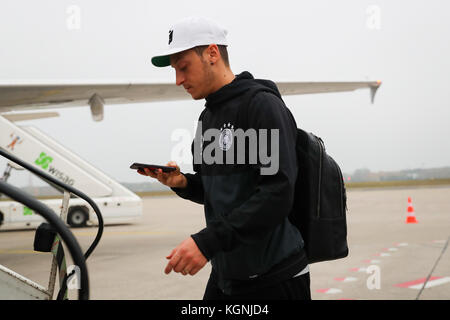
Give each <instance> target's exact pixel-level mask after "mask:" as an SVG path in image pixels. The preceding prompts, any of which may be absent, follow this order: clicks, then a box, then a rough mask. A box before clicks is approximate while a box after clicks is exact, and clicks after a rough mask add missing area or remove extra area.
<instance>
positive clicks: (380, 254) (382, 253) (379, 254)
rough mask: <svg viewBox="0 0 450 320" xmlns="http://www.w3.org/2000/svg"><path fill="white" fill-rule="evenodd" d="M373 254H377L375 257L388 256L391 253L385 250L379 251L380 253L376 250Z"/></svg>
mask: <svg viewBox="0 0 450 320" xmlns="http://www.w3.org/2000/svg"><path fill="white" fill-rule="evenodd" d="M374 256H377V257H390V256H391V254H390V253H387V252H381V253H380V252H378V253H375V254H374Z"/></svg>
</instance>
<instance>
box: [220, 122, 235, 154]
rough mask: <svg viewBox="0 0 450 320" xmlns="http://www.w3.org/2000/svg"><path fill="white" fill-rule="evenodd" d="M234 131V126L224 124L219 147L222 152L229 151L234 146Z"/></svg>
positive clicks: (221, 129)
mask: <svg viewBox="0 0 450 320" xmlns="http://www.w3.org/2000/svg"><path fill="white" fill-rule="evenodd" d="M233 129H234V126H233V125H231V124H230V123H228V124H226V123H225V124H224V125H223V126H222V127H221V128H220V136H219V147H220V149H221V150H222V151H228V150H229V149H230V148H231V145H232V144H233Z"/></svg>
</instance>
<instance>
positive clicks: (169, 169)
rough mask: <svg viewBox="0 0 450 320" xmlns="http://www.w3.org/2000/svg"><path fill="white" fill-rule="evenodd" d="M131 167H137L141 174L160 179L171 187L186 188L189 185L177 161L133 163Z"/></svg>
mask: <svg viewBox="0 0 450 320" xmlns="http://www.w3.org/2000/svg"><path fill="white" fill-rule="evenodd" d="M130 168H131V169H137V172H138V173H139V174H142V175H145V176H149V177H152V178H155V179H158V181H159V182H161V183H162V184H164V185H166V186H168V187H171V188H185V187H186V186H187V180H186V177H185V176H184V175H183V174H182V173H181V172H180V168H179V167H178V165H177V164H176V163H175V162H172V161H171V162H169V163H168V164H167V165H166V166H160V165H153V164H145V163H133V164H132V165H131V166H130Z"/></svg>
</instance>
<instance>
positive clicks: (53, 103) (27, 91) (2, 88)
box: [0, 81, 381, 121]
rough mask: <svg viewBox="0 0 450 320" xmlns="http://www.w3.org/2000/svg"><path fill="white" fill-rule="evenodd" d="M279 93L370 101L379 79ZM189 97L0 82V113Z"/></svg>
mask: <svg viewBox="0 0 450 320" xmlns="http://www.w3.org/2000/svg"><path fill="white" fill-rule="evenodd" d="M277 85H278V88H279V90H280V92H281V94H282V95H297V94H311V93H326V92H342V91H353V90H356V89H360V88H369V89H370V90H371V96H372V102H373V99H374V96H375V92H376V90H377V89H378V87H379V86H380V85H381V82H380V81H365V82H277ZM186 99H192V98H191V96H190V95H189V94H188V93H187V92H186V91H185V90H184V88H183V87H178V86H176V85H175V84H173V83H109V84H99V83H66V84H64V83H60V84H17V83H15V84H0V113H4V112H10V111H21V110H34V109H54V108H64V107H74V106H83V105H90V107H91V112H92V115H93V117H94V120H96V121H99V120H102V119H103V105H104V104H127V103H136V102H152V101H171V100H186Z"/></svg>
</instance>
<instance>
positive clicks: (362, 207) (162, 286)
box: [0, 186, 450, 300]
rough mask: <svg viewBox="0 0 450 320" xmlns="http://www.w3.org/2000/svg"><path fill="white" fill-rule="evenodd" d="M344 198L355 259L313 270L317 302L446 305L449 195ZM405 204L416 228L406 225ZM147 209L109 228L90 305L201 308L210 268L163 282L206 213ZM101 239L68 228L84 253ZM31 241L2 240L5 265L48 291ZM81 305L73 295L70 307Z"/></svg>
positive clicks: (171, 199) (44, 267)
mask: <svg viewBox="0 0 450 320" xmlns="http://www.w3.org/2000/svg"><path fill="white" fill-rule="evenodd" d="M347 195H348V213H347V224H348V244H349V255H348V257H346V258H343V259H339V260H335V261H327V262H320V263H314V264H311V265H310V274H311V296H312V299H313V300H341V299H342V300H346V299H355V300H414V299H420V300H448V299H450V248H447V247H446V245H447V244H448V239H449V236H450V201H449V199H450V186H439V187H413V188H406V187H405V188H380V189H373V188H372V189H350V190H348V191H347ZM408 197H411V199H412V205H413V207H414V214H415V217H416V219H417V221H418V222H417V223H414V224H412V223H409V224H407V223H406V217H407V215H408V213H407V206H408V202H407V199H408ZM143 204H144V214H143V217H142V219H141V221H139V222H138V223H134V224H125V225H107V226H105V229H104V234H103V237H102V239H101V242H100V244H99V245H98V247H97V249H96V250H95V251H94V252H93V254H92V255H91V257H90V258H89V259H88V261H87V265H88V270H89V280H90V298H91V299H100V300H110V299H137V300H197V299H202V297H203V292H204V289H205V286H206V282H207V280H208V277H209V272H210V270H211V269H210V268H211V267H210V264H209V263H208V264H207V265H206V266H205V267H204V268H203V269H202V270H201V271H200V272H199V273H197V274H196V275H195V276H189V275H188V276H183V275H181V274H177V273H174V272H172V273H170V274H169V275H166V274H165V273H164V268H165V266H166V264H167V260H166V258H165V257H166V256H167V255H168V254H169V253H170V252H171V250H172V249H173V248H174V247H176V246H177V245H178V244H179V243H180V242H182V241H183V240H184V239H186V238H187V237H189V236H190V235H191V234H193V233H195V232H197V231H199V230H201V229H202V228H204V225H205V221H204V216H203V207H202V206H201V205H198V204H195V203H193V202H190V201H186V200H183V199H181V198H178V197H177V196H175V195H174V196H158V197H146V198H143ZM96 231H97V229H96V227H87V228H81V229H72V232H73V233H74V235H75V236H76V238H77V239H78V241H79V242H80V244H81V246H82V248H83V249H84V250H86V249H87V248H88V247H89V245H90V243H91V242H92V241H93V239H94V237H95V234H96ZM34 233H35V232H34V231H33V230H20V231H3V232H0V264H2V265H4V266H6V267H7V268H9V269H12V270H14V271H16V272H18V273H20V274H22V275H23V276H25V277H27V278H29V279H31V280H33V281H35V282H37V283H39V284H41V285H43V286H44V287H46V286H47V284H48V277H49V273H50V265H51V254H49V253H37V252H34V251H33V239H34ZM66 252H67V250H66ZM68 260H69V261H68V262H67V264H68V265H70V264H71V262H70V258H69V259H68ZM427 278H428V282H427V286H426V287H425V288H423V286H424V282H425V280H426V279H427ZM57 288H58V285H57ZM77 296H78V295H77V290H74V289H72V290H70V291H69V298H70V299H77Z"/></svg>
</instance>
